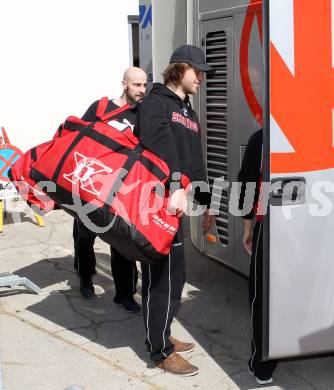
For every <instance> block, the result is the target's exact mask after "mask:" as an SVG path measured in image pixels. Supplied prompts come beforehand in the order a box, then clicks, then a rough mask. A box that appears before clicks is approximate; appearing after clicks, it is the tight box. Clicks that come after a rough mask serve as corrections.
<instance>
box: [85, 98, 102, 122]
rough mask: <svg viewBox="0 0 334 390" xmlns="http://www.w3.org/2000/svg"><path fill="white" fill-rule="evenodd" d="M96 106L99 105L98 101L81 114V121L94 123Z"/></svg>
mask: <svg viewBox="0 0 334 390" xmlns="http://www.w3.org/2000/svg"><path fill="white" fill-rule="evenodd" d="M98 104H99V101H98V100H97V101H96V102H94V103H92V104H91V105H90V106H89V107H88V109H87V111H86V112H85V113H84V114H83V116H82V118H81V119H82V120H83V121H85V122H94V121H95V120H96V110H97V105H98Z"/></svg>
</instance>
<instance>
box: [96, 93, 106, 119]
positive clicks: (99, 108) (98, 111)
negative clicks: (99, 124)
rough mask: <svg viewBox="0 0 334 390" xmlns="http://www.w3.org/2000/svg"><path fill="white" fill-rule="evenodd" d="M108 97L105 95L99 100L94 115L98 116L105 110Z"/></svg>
mask: <svg viewBox="0 0 334 390" xmlns="http://www.w3.org/2000/svg"><path fill="white" fill-rule="evenodd" d="M108 103H109V99H108V98H107V97H106V96H105V97H103V98H101V99H100V100H99V103H98V105H97V108H96V114H95V115H96V117H97V118H100V117H101V116H102V115H103V114H104V113H105V112H106V109H107V107H108Z"/></svg>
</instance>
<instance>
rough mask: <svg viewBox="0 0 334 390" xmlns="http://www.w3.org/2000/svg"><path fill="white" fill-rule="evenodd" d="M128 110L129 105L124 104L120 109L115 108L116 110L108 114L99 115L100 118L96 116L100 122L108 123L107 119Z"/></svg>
mask: <svg viewBox="0 0 334 390" xmlns="http://www.w3.org/2000/svg"><path fill="white" fill-rule="evenodd" d="M129 108H130V104H128V103H127V104H124V106H121V107H118V108H116V110H113V111H110V112H108V113H107V114H105V115H101V116H98V115H96V116H97V117H98V118H99V119H100V120H101V121H102V122H108V121H109V119H111V118H112V117H114V116H116V115H118V114H120V113H121V112H123V111H126V110H128V109H129Z"/></svg>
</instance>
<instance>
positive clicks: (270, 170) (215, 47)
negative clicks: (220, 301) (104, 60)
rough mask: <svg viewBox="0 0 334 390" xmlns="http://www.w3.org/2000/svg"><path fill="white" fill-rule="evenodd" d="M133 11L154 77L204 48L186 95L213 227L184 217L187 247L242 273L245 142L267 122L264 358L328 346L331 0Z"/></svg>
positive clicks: (143, 57)
mask: <svg viewBox="0 0 334 390" xmlns="http://www.w3.org/2000/svg"><path fill="white" fill-rule="evenodd" d="M140 7H141V8H140V9H141V11H140V15H141V16H140V28H139V30H140V37H139V41H140V61H141V62H140V63H141V65H142V66H144V67H145V66H147V67H146V69H147V71H148V73H149V74H151V75H152V77H151V79H152V80H153V81H161V73H162V71H163V69H164V67H165V66H166V64H167V63H168V61H169V57H170V55H171V53H172V52H173V50H174V49H175V48H176V47H178V46H179V45H181V44H185V43H189V44H195V45H197V46H199V47H201V48H202V49H203V51H204V53H205V56H206V61H207V63H208V64H209V65H211V66H212V67H213V68H214V69H215V72H214V73H212V74H208V75H207V76H206V78H205V80H204V81H203V83H202V86H201V89H200V93H199V94H198V96H196V97H194V99H193V105H194V107H195V109H196V111H197V112H198V113H199V116H200V122H201V135H202V146H203V155H204V157H205V162H206V168H207V174H208V180H209V184H210V187H211V190H212V192H213V200H212V205H211V207H212V208H213V209H214V212H215V225H214V226H213V227H212V229H211V230H210V231H208V232H204V231H203V230H202V227H201V217H195V216H194V217H190V223H191V239H192V242H193V244H194V245H195V246H196V247H197V248H198V250H199V251H201V252H202V253H204V254H206V255H207V256H209V257H212V258H214V259H216V260H218V261H220V262H222V263H224V264H226V265H228V266H229V267H231V268H233V269H234V270H237V271H238V272H240V273H242V274H243V275H248V272H249V256H248V255H247V253H246V252H245V250H244V248H243V246H242V221H241V217H240V216H238V215H236V214H237V212H236V210H235V207H233V204H235V198H236V196H237V191H236V189H237V188H238V186H237V185H234V184H235V183H236V182H237V174H238V172H239V169H240V166H241V161H242V158H243V155H244V152H245V148H246V145H247V141H248V139H249V138H250V136H251V135H252V134H253V133H254V132H255V131H257V130H258V129H259V128H263V136H264V146H263V181H264V183H266V184H267V188H268V191H267V194H268V208H267V213H266V215H265V218H264V232H263V234H264V249H263V250H264V258H265V259H266V261H265V264H264V275H265V276H264V278H265V289H264V299H265V303H266V304H265V305H264V324H263V325H264V330H265V331H264V335H263V349H264V351H263V352H264V355H265V356H266V358H268V359H271V358H287V357H288V358H289V357H296V356H309V355H318V354H324V353H329V352H332V351H333V350H334V337H333V336H334V307H333V306H334V283H333V279H334V245H333V244H332V241H333V239H332V236H333V232H334V214H333V207H332V206H333V201H334V139H333V138H334V131H333V129H334V50H333V47H334V43H333V42H334V32H333V31H334V0H320V1H319V2H317V3H316V4H315V2H314V1H313V0H263V1H262V0H170V1H168V2H166V1H164V0H141V1H140ZM148 16H149V18H150V19H149V22H148ZM148 29H149V30H148Z"/></svg>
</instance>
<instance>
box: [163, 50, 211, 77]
mask: <svg viewBox="0 0 334 390" xmlns="http://www.w3.org/2000/svg"><path fill="white" fill-rule="evenodd" d="M175 62H178V63H180V62H184V63H186V64H190V65H192V66H193V67H194V68H196V69H198V70H202V71H203V72H209V71H210V70H214V69H213V68H211V66H209V65H208V64H207V63H206V62H205V57H204V54H203V52H202V50H201V49H200V48H199V47H197V46H193V45H182V46H180V47H178V48H177V49H176V50H175V51H174V53H173V54H172V56H171V57H170V60H169V63H170V64H172V63H175Z"/></svg>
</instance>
